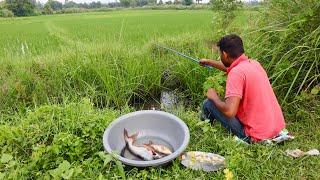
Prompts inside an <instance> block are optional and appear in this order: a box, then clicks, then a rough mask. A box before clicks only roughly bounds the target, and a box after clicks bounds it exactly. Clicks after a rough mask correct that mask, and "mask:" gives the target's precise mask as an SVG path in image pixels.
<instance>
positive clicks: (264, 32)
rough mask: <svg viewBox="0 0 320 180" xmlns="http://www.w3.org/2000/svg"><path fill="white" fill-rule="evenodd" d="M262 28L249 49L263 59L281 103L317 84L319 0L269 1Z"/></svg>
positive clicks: (319, 66) (318, 72)
mask: <svg viewBox="0 0 320 180" xmlns="http://www.w3.org/2000/svg"><path fill="white" fill-rule="evenodd" d="M267 5H268V6H267V7H268V8H267V9H266V10H267V11H266V13H265V16H264V20H265V27H264V28H261V29H258V30H257V31H253V32H251V33H249V34H248V35H249V36H255V37H257V38H256V39H253V41H252V42H253V43H252V49H254V51H255V52H253V53H252V54H254V55H255V56H256V57H258V58H259V59H261V60H262V61H263V64H264V66H265V67H266V70H267V72H268V73H269V77H270V81H271V82H272V85H273V87H274V89H275V90H276V91H277V94H278V96H279V98H280V99H281V101H282V103H284V102H290V101H292V100H293V99H294V97H296V96H297V95H299V94H300V92H301V91H310V90H312V89H313V88H314V87H316V86H317V85H318V84H319V83H320V78H319V77H320V71H319V69H320V13H319V12H320V2H319V1H317V0H310V1H293V0H281V1H276V0H271V1H269V2H268V4H267Z"/></svg>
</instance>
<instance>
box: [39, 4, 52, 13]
mask: <svg viewBox="0 0 320 180" xmlns="http://www.w3.org/2000/svg"><path fill="white" fill-rule="evenodd" d="M42 13H43V14H53V10H52V8H51V6H50V4H48V3H46V4H45V5H44V8H43V11H42Z"/></svg>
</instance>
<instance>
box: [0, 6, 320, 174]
mask: <svg viewBox="0 0 320 180" xmlns="http://www.w3.org/2000/svg"><path fill="white" fill-rule="evenodd" d="M310 7H312V6H310ZM309 13H310V12H309ZM308 15H309V14H308ZM218 17H221V14H220V13H219V12H214V11H212V10H119V11H110V12H90V13H81V14H60V15H58V14H56V15H47V16H44V15H43V16H34V17H15V18H0V102H1V103H0V115H1V116H0V179H125V178H128V179H228V178H227V176H228V175H229V176H230V173H229V174H228V173H227V171H223V170H220V171H217V172H211V173H206V172H202V171H193V170H190V169H187V168H185V167H184V166H182V165H181V164H180V161H179V160H178V159H176V160H174V161H173V162H172V163H171V164H169V165H168V166H162V167H154V168H144V169H138V168H134V167H130V166H124V165H123V164H121V163H120V161H118V160H116V159H114V158H113V157H112V156H111V155H109V154H106V153H105V152H104V150H103V145H102V135H103V132H104V130H105V128H106V127H107V126H108V124H109V123H110V122H111V121H112V120H114V119H115V118H117V117H119V116H120V115H123V114H126V113H128V112H132V111H135V110H138V109H139V108H138V106H134V104H135V103H136V102H138V103H148V102H149V101H150V100H152V99H159V96H160V93H161V91H163V90H174V91H175V92H177V94H179V96H181V99H184V100H185V101H186V103H185V104H184V106H182V107H179V108H177V109H176V110H175V111H174V112H173V113H174V114H175V115H177V116H178V117H180V118H181V119H182V120H183V121H185V122H186V124H187V125H188V127H189V129H190V136H191V139H190V143H189V146H188V148H187V151H193V150H198V151H205V152H213V153H217V154H220V155H222V156H224V157H225V158H226V168H227V169H228V170H229V172H231V174H232V175H233V178H234V179H320V174H319V173H318V170H319V169H320V163H319V157H308V156H305V157H302V158H297V159H294V158H291V157H287V156H285V155H284V151H285V150H286V149H296V148H299V149H301V150H304V151H307V150H310V149H312V148H317V149H319V148H320V146H319V143H320V141H319V139H320V131H319V130H320V124H319V120H320V116H319V114H320V103H319V102H320V101H319V93H318V91H319V86H318V85H314V84H316V83H317V82H319V77H320V76H319V71H318V70H319V69H318V67H319V64H320V63H319V44H320V41H319V35H320V33H319V31H316V30H319V29H320V28H319V27H314V26H308V27H309V29H316V30H314V31H312V33H305V34H303V36H304V38H302V37H301V38H300V41H299V43H300V44H302V43H304V44H303V46H302V45H301V46H300V45H297V44H298V42H296V40H295V39H290V37H292V36H294V35H295V36H298V35H297V34H295V33H297V32H298V33H301V32H302V30H301V29H303V28H302V27H306V26H305V25H304V24H303V23H308V22H313V21H316V22H317V19H312V21H308V20H305V21H302V20H301V21H299V23H300V24H299V23H292V24H289V25H288V26H284V27H282V26H281V27H280V28H279V29H276V28H274V29H272V28H273V26H270V25H266V24H267V22H265V21H266V20H268V19H267V18H265V17H264V14H263V12H261V11H260V10H252V9H250V10H241V11H239V12H237V13H236V17H235V18H234V19H233V21H232V22H230V23H225V24H227V25H228V26H226V27H225V28H222V27H224V26H223V25H221V24H220V25H218V24H217V22H219V19H217V18H218ZM308 17H309V16H306V17H305V18H306V19H307V18H308ZM270 19H271V18H270ZM290 20H291V19H290ZM220 22H221V21H220ZM229 32H235V33H238V34H240V35H241V36H242V37H243V39H244V43H245V47H246V50H247V54H248V55H249V56H250V57H253V58H256V59H258V60H259V61H260V62H261V63H262V64H263V66H264V67H265V68H266V69H267V71H268V74H269V76H270V80H271V82H272V83H273V86H274V88H275V90H276V93H277V95H278V99H279V101H281V102H282V109H283V112H284V115H285V117H286V123H287V129H289V131H290V132H291V133H293V134H294V135H295V136H296V139H295V140H293V141H290V142H285V143H284V144H283V145H275V146H266V145H262V144H253V145H244V144H239V143H238V142H236V141H234V139H233V137H232V135H231V134H228V133H227V132H226V131H225V130H224V129H223V128H221V127H220V125H219V124H218V123H216V124H215V125H214V126H212V125H210V124H209V123H207V122H205V121H200V119H199V116H198V111H199V108H200V107H201V103H202V101H203V100H204V98H205V96H204V94H203V93H204V91H205V89H206V88H208V86H210V85H212V83H213V85H214V86H215V87H216V88H221V85H222V84H223V81H224V79H223V75H221V74H219V73H218V72H217V71H216V70H213V71H210V70H207V69H205V68H203V67H200V66H198V65H197V64H195V63H193V62H190V61H188V60H186V59H182V58H180V57H177V56H175V55H173V54H171V53H168V52H166V51H163V50H161V49H158V48H157V46H156V45H157V44H162V45H167V46H170V47H173V48H175V49H177V50H179V51H182V52H184V53H186V54H188V55H190V56H194V57H198V58H202V57H203V58H214V59H215V58H217V57H218V54H217V52H212V51H211V44H210V42H212V41H215V40H217V38H219V37H220V36H221V35H223V34H226V33H229ZM301 36H302V35H301ZM304 40H305V41H304ZM309 40H310V41H309ZM289 42H290V43H289ZM292 47H295V48H292ZM303 48H304V49H303ZM287 49H291V51H289V52H287ZM278 59H279V60H280V59H281V61H278ZM299 59H301V60H300V61H299ZM291 60H295V61H291ZM313 60H314V61H313ZM299 65H301V66H299ZM164 77H165V78H164ZM208 77H209V78H208ZM215 78H219V80H218V81H216V82H212V81H214V80H215ZM317 78H318V79H317ZM221 82H222V83H221ZM297 82H298V83H297ZM218 86H220V87H218ZM220 95H221V94H220ZM221 96H223V95H221ZM229 176H228V177H229Z"/></svg>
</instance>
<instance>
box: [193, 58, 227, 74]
mask: <svg viewBox="0 0 320 180" xmlns="http://www.w3.org/2000/svg"><path fill="white" fill-rule="evenodd" d="M199 64H200V65H201V66H205V65H207V66H211V67H214V68H217V69H219V70H221V71H224V72H227V68H226V67H225V66H224V65H223V64H222V62H220V61H215V60H212V59H200V60H199Z"/></svg>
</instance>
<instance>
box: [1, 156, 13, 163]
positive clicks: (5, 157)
mask: <svg viewBox="0 0 320 180" xmlns="http://www.w3.org/2000/svg"><path fill="white" fill-rule="evenodd" d="M12 158H13V156H12V155H11V154H2V156H1V160H0V161H1V163H7V162H9V161H10V160H11V159H12Z"/></svg>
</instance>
